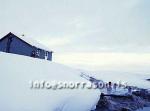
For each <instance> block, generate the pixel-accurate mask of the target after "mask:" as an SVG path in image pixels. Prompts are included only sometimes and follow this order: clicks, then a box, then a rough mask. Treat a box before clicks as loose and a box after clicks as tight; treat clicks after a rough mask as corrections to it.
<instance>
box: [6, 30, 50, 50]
mask: <svg viewBox="0 0 150 111" xmlns="http://www.w3.org/2000/svg"><path fill="white" fill-rule="evenodd" d="M9 34H12V35H15V36H17V37H18V38H20V39H21V40H23V41H25V42H27V43H28V44H30V45H32V46H34V47H37V48H40V49H44V50H46V51H49V52H52V50H50V49H49V48H48V47H46V46H44V45H42V44H41V43H39V42H37V41H36V40H34V39H32V38H30V37H26V36H24V35H22V36H18V35H17V34H13V33H11V32H10V33H9Z"/></svg>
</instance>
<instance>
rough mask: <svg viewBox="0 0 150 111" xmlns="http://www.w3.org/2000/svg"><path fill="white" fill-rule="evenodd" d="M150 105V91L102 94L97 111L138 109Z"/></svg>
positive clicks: (131, 110) (130, 110) (132, 110)
mask: <svg viewBox="0 0 150 111" xmlns="http://www.w3.org/2000/svg"><path fill="white" fill-rule="evenodd" d="M149 106H150V93H149V92H148V91H146V90H143V89H142V90H140V91H134V92H133V93H132V94H130V95H128V94H127V95H114V94H110V95H107V94H103V93H102V94H101V96H100V99H99V102H98V104H97V106H96V110H95V111H136V110H137V109H140V108H143V107H149Z"/></svg>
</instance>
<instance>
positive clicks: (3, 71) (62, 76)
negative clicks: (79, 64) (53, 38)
mask: <svg viewBox="0 0 150 111" xmlns="http://www.w3.org/2000/svg"><path fill="white" fill-rule="evenodd" d="M79 74H80V72H79V71H77V70H74V69H71V68H69V67H66V66H64V65H60V64H56V63H53V62H49V61H46V60H40V59H36V58H30V57H26V56H20V55H15V54H7V53H2V52H0V88H1V91H0V111H90V110H91V108H93V107H94V106H95V105H96V103H97V101H98V99H99V95H100V92H99V91H98V90H89V89H73V90H71V89H64V90H46V89H43V90H38V89H30V87H29V84H28V83H29V81H31V80H60V81H78V82H80V81H81V82H86V80H84V79H83V78H81V77H80V76H79Z"/></svg>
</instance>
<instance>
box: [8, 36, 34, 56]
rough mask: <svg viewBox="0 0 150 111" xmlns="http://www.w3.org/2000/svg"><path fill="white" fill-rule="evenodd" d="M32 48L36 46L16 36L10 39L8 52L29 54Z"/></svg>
mask: <svg viewBox="0 0 150 111" xmlns="http://www.w3.org/2000/svg"><path fill="white" fill-rule="evenodd" d="M33 50H36V48H34V47H31V46H30V45H28V44H26V43H24V42H22V41H21V40H20V39H17V38H16V37H14V38H13V39H12V43H11V46H10V53H15V54H21V55H26V56H31V53H32V51H33Z"/></svg>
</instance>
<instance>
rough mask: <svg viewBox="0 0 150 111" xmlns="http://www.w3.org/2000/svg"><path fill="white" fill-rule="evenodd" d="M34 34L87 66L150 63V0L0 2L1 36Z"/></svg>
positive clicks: (62, 59) (58, 58)
mask: <svg viewBox="0 0 150 111" xmlns="http://www.w3.org/2000/svg"><path fill="white" fill-rule="evenodd" d="M8 32H14V33H17V34H19V35H22V34H25V36H28V37H32V38H34V39H36V40H38V41H39V42H41V43H43V44H45V45H46V46H47V47H49V48H50V49H51V50H53V51H54V59H53V60H54V61H55V62H59V63H63V64H66V65H70V66H74V67H76V68H83V69H88V70H101V69H106V70H116V69H120V70H141V71H144V70H147V69H149V67H150V0H0V36H4V35H5V34H7V33H8Z"/></svg>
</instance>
